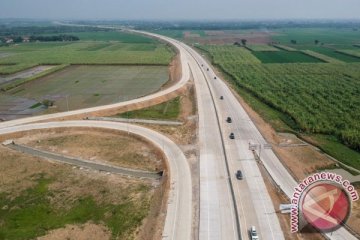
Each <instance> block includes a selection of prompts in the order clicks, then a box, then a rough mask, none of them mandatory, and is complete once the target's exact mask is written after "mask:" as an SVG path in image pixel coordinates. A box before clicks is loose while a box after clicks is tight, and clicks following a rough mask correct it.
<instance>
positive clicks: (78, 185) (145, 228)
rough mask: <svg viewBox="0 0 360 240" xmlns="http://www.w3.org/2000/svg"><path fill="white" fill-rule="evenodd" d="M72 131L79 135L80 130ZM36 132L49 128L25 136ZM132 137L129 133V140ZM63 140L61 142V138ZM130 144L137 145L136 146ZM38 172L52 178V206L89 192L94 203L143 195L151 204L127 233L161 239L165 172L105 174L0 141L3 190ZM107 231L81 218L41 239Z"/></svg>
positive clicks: (15, 188) (18, 188) (29, 183)
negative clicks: (153, 176) (155, 176)
mask: <svg viewBox="0 0 360 240" xmlns="http://www.w3.org/2000/svg"><path fill="white" fill-rule="evenodd" d="M67 130H69V129H67ZM69 131H70V134H74V135H73V136H75V134H76V133H77V132H76V131H74V130H69ZM77 131H79V134H80V135H81V134H82V132H81V131H83V130H82V129H80V130H77ZM97 131H98V132H95V134H96V138H97V137H99V138H106V137H110V138H114V139H117V138H118V136H114V134H113V133H111V132H110V133H108V132H102V136H101V132H100V130H97ZM53 134H56V132H55V131H53ZM88 134H89V133H88ZM91 134H93V133H90V135H91ZM15 135H17V137H19V138H21V137H22V138H23V139H26V138H27V137H26V134H25V135H22V133H17V134H15ZM65 135H66V131H65V132H60V133H59V136H65ZM32 136H33V137H32ZM38 136H39V137H40V138H41V137H44V138H45V137H49V136H51V135H50V134H49V132H47V133H31V134H30V133H29V136H28V139H27V141H31V140H34V139H35V138H37V137H38ZM54 136H56V135H54ZM14 137H16V136H14V135H12V136H9V135H8V136H1V140H4V139H9V138H11V139H14ZM93 138H94V136H93ZM129 138H130V137H129ZM45 139H46V138H45ZM65 140H66V138H65ZM121 140H122V139H120V141H121ZM135 140H136V139H135ZM135 140H134V139H133V140H132V141H135ZM44 141H46V140H44ZM113 141H115V140H113ZM62 144H66V141H64V142H63V143H62ZM141 145H142V146H145V147H148V146H146V144H145V145H144V143H141V144H140V145H138V146H141ZM117 149H119V147H118V148H117ZM131 149H132V150H133V151H136V149H135V148H131ZM97 150H98V151H100V152H97V154H100V155H101V154H102V153H101V149H100V148H98V149H97ZM84 151H85V150H84ZM85 152H86V151H85ZM128 152H130V151H128ZM145 152H146V151H145ZM40 174H41V175H45V176H46V177H47V178H50V179H53V181H52V183H50V185H49V191H51V192H52V193H53V194H52V195H51V199H49V200H50V202H51V204H52V206H53V207H55V208H56V209H63V210H65V209H70V208H71V207H72V206H73V204H76V202H77V199H79V198H81V197H84V196H91V197H92V198H93V199H94V201H95V202H96V203H97V204H119V203H121V202H122V201H124V199H129V200H130V199H131V201H133V202H135V203H136V204H137V203H141V202H143V201H148V202H150V205H151V207H150V210H149V214H148V217H147V218H146V219H145V220H144V221H143V225H142V226H141V227H140V228H138V229H137V230H136V231H135V232H134V233H131V236H133V237H132V238H131V239H161V234H162V229H163V224H164V219H165V216H166V207H167V204H166V202H167V201H166V199H167V189H168V180H167V176H164V178H163V180H162V182H161V183H159V182H156V181H151V180H140V179H134V178H126V177H121V176H119V175H113V174H111V175H107V174H105V173H100V172H97V171H92V170H81V168H78V167H73V166H70V165H65V164H61V163H56V162H52V161H47V160H44V159H40V158H37V157H33V156H30V155H25V154H22V153H18V152H16V151H13V150H11V149H8V148H6V147H4V146H1V145H0V193H4V194H6V195H7V196H10V198H12V199H14V198H16V197H17V196H19V195H20V194H21V193H22V192H23V191H25V190H26V189H29V188H31V187H34V186H35V185H36V184H37V182H36V178H35V177H34V176H39V175H40ZM143 187H146V188H149V191H145V192H143V191H141V190H140V189H141V188H143ZM65 203H66V204H65ZM109 236H111V232H109V230H108V229H106V228H105V227H104V226H103V225H101V224H94V223H86V224H84V225H81V226H75V225H68V226H66V227H64V228H61V229H56V230H54V231H51V232H49V234H48V235H46V236H44V238H41V239H108V238H109ZM144 236H146V237H144Z"/></svg>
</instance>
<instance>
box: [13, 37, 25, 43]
mask: <svg viewBox="0 0 360 240" xmlns="http://www.w3.org/2000/svg"><path fill="white" fill-rule="evenodd" d="M13 41H14V43H21V42H22V41H23V38H22V37H20V36H18V37H14V38H13Z"/></svg>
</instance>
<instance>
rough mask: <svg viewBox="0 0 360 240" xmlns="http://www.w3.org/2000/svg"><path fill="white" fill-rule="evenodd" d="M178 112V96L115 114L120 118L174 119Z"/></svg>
mask: <svg viewBox="0 0 360 240" xmlns="http://www.w3.org/2000/svg"><path fill="white" fill-rule="evenodd" d="M179 114H180V97H177V98H174V99H172V100H170V101H168V102H164V103H161V104H158V105H155V106H151V107H148V108H144V109H140V110H136V111H130V112H125V113H121V114H119V115H116V116H115V117H121V118H138V119H161V120H176V119H177V118H178V117H179Z"/></svg>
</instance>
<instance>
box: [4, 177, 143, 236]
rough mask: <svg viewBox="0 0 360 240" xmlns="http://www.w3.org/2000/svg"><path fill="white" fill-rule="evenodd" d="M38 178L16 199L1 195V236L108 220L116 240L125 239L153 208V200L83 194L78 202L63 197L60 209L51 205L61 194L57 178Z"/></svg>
mask: <svg viewBox="0 0 360 240" xmlns="http://www.w3.org/2000/svg"><path fill="white" fill-rule="evenodd" d="M34 178H36V179H35V181H36V182H37V184H36V185H35V186H34V187H33V188H29V189H27V190H25V191H23V192H22V193H21V195H20V196H17V197H16V198H14V199H12V198H11V197H9V196H6V195H5V194H1V195H0V204H1V208H0V216H1V228H0V238H1V239H12V240H22V239H34V238H36V237H39V236H43V235H45V234H46V233H47V231H49V230H52V229H57V228H61V227H64V226H65V225H66V224H81V223H86V222H88V221H92V222H94V223H105V225H106V226H107V227H108V228H109V229H110V230H111V232H112V236H113V238H114V239H115V238H116V239H124V238H126V236H127V234H129V232H133V231H135V229H137V228H138V227H139V226H140V225H141V223H142V220H143V219H144V218H145V217H146V215H147V214H148V211H149V208H150V204H149V201H146V200H145V201H138V202H136V201H135V200H132V199H130V198H127V197H126V196H123V201H122V203H120V204H117V205H113V204H105V203H104V204H97V203H96V202H95V201H94V199H93V198H92V197H91V196H83V197H82V198H79V199H77V200H76V201H75V202H69V201H68V200H67V199H63V206H64V207H62V208H60V209H57V208H55V207H54V206H53V205H52V204H51V199H52V197H53V196H54V194H60V193H58V192H53V191H51V190H49V184H50V183H52V182H53V181H54V179H51V178H48V177H46V176H45V175H43V174H41V175H38V176H34ZM137 191H138V192H141V193H146V192H148V191H149V187H141V188H140V187H139V188H137Z"/></svg>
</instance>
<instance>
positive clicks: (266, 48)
mask: <svg viewBox="0 0 360 240" xmlns="http://www.w3.org/2000/svg"><path fill="white" fill-rule="evenodd" d="M246 48H248V49H250V50H251V51H255V52H273V51H279V49H278V48H275V47H273V46H269V45H263V44H260V45H248V46H246Z"/></svg>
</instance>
